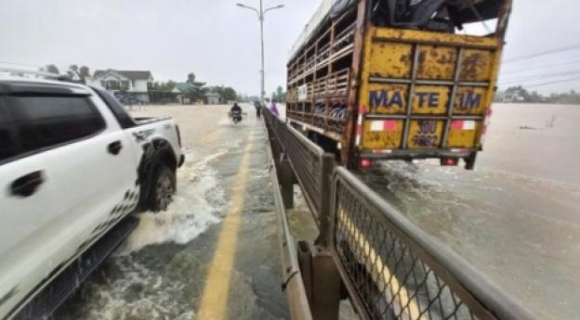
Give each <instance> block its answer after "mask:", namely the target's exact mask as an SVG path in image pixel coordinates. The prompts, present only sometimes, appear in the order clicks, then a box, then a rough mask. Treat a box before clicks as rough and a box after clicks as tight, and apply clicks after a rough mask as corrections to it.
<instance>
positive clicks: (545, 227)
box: [54, 104, 580, 320]
mask: <svg viewBox="0 0 580 320" xmlns="http://www.w3.org/2000/svg"><path fill="white" fill-rule="evenodd" d="M243 107H244V109H245V111H246V112H248V117H247V119H245V121H244V122H242V123H241V125H239V126H234V125H233V124H231V123H230V122H229V119H227V118H226V117H225V114H226V112H227V107H213V106H212V107H202V106H194V107H181V106H180V107H177V106H174V107H170V106H167V107H147V108H146V109H144V110H140V111H135V114H137V115H140V116H141V115H143V116H159V115H172V116H174V117H175V118H176V120H177V121H178V122H179V123H180V127H181V132H182V136H183V141H184V148H185V149H186V150H187V151H186V152H187V160H186V163H185V166H184V167H183V168H182V169H181V170H180V171H179V173H178V189H179V191H178V193H177V195H176V201H175V202H174V203H173V204H172V206H171V208H170V210H169V211H168V212H166V213H163V214H161V215H153V214H144V215H141V216H140V219H141V223H140V225H139V228H138V229H137V230H136V231H135V232H134V233H133V235H132V236H131V238H130V239H129V241H128V243H127V244H125V246H124V247H123V248H121V250H120V252H119V253H118V254H117V255H116V256H115V257H112V258H111V259H109V261H108V262H106V263H105V265H104V266H103V267H102V268H101V269H100V270H99V271H97V273H96V274H95V275H94V276H93V277H92V278H91V279H90V280H89V281H88V282H87V283H85V284H84V285H83V286H82V287H81V289H80V290H79V292H78V294H76V295H75V296H74V297H73V299H71V300H70V301H69V302H68V303H67V304H66V305H65V306H64V307H63V308H61V310H59V312H58V313H57V314H56V315H55V317H54V318H55V319H67V320H68V319H71V320H72V319H91V320H92V319H95V320H96V319H127V320H133V319H135V320H136V319H153V320H156V319H179V320H184V319H201V318H200V317H198V314H197V310H198V308H199V304H200V303H201V300H202V299H201V297H202V295H203V291H204V287H205V285H206V281H207V279H206V278H207V274H208V268H209V265H210V262H211V260H212V258H213V257H214V250H215V247H216V242H217V239H218V237H219V231H220V229H221V228H222V224H223V222H224V219H225V216H226V213H227V211H228V206H229V203H228V202H229V199H231V196H232V193H233V192H235V190H233V187H232V185H233V184H234V180H235V176H236V174H237V173H238V171H239V169H240V162H241V158H242V156H243V154H244V150H246V148H250V149H249V150H250V152H251V157H250V161H249V175H248V183H247V190H246V194H245V196H244V199H245V202H244V209H243V215H242V223H241V226H240V229H239V232H238V237H239V239H238V245H237V247H236V249H235V262H234V268H233V275H232V277H231V286H230V290H229V292H228V293H227V296H228V305H227V309H228V310H227V313H226V319H288V317H289V314H288V311H287V307H286V300H285V296H284V294H283V293H282V291H281V290H280V282H281V279H282V277H281V275H280V272H279V270H280V261H279V251H278V243H277V238H276V232H277V230H276V227H277V225H276V217H275V215H274V213H273V210H274V206H273V202H272V197H271V189H270V188H269V187H268V184H269V176H268V168H267V159H266V145H265V143H266V142H265V140H264V136H263V132H262V130H261V126H260V125H259V122H258V121H256V120H255V117H254V115H253V113H252V111H253V110H252V107H251V106H248V105H246V106H243ZM578 121H580V106H549V105H515V104H510V105H496V106H494V115H493V117H492V121H491V127H490V130H489V132H488V136H487V140H486V143H485V150H484V151H483V152H482V153H481V154H480V157H479V159H478V162H477V164H476V170H475V171H466V170H463V169H462V168H460V167H440V166H438V163H434V162H430V161H426V162H419V163H418V164H416V165H409V164H406V163H402V162H388V163H381V164H378V165H377V166H376V167H375V168H374V169H373V170H372V171H371V172H369V173H368V174H366V175H364V176H362V178H363V179H364V180H365V181H366V182H367V183H368V184H370V185H371V187H372V188H373V189H374V190H377V191H378V192H380V193H381V194H382V195H383V196H384V197H385V198H386V199H387V200H389V201H390V202H391V203H392V204H393V205H395V206H396V207H398V208H399V209H400V210H401V211H402V212H403V213H404V214H405V215H407V216H408V217H409V218H410V219H411V220H412V221H413V222H415V223H416V224H417V225H418V226H420V227H421V228H423V229H424V230H426V231H427V232H429V233H430V234H432V235H434V236H435V237H437V238H438V239H440V240H441V241H442V242H444V243H445V244H446V245H448V246H449V247H450V248H451V249H452V250H454V251H456V252H457V253H459V254H460V255H461V256H462V257H463V258H465V259H466V260H467V261H469V262H471V263H472V264H473V265H474V266H475V267H476V268H477V269H479V270H480V271H482V272H483V273H484V274H485V275H486V276H487V277H489V278H490V279H491V280H492V281H494V282H495V283H496V284H498V285H499V286H500V287H502V288H503V289H504V290H506V291H507V292H508V293H509V294H511V295H513V296H514V297H515V298H516V299H518V300H520V301H521V302H522V303H523V304H524V305H525V306H526V307H528V308H530V309H531V310H532V311H533V312H534V313H536V314H538V315H539V316H540V318H542V319H580V304H578V302H579V301H580V166H578V165H577V162H578V161H579V160H580V143H579V141H580V127H579V126H577V122H578ZM550 122H553V126H551V127H550V126H549V124H550ZM248 144H251V146H248ZM297 203H298V208H299V210H300V208H302V211H304V207H305V206H304V203H303V202H301V201H300V198H298V199H297ZM309 219H311V218H310V217H309V216H308V215H307V214H306V215H304V216H303V217H302V218H301V217H300V216H299V215H294V214H293V215H291V216H290V220H291V221H290V222H291V224H292V225H293V227H294V230H295V231H296V233H295V237H296V238H297V239H305V238H306V239H307V238H312V236H313V233H315V228H314V227H313V225H311V224H310V225H309V224H308V223H307V222H309ZM310 222H311V221H310ZM346 309H348V308H346ZM352 317H354V315H352V313H351V315H350V316H348V318H352ZM204 320H205V319H204Z"/></svg>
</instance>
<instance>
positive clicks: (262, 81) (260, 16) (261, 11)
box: [236, 0, 284, 103]
mask: <svg viewBox="0 0 580 320" xmlns="http://www.w3.org/2000/svg"><path fill="white" fill-rule="evenodd" d="M236 5H237V6H238V7H240V8H243V9H249V10H252V11H254V12H255V13H256V14H257V15H258V20H259V21H260V46H261V69H260V102H261V103H264V97H265V95H266V89H265V81H266V80H265V78H266V72H265V70H264V16H266V13H267V12H268V11H270V10H275V9H282V8H284V5H283V4H280V5H277V6H274V7H270V8H267V9H266V10H264V7H263V4H262V0H260V8H259V10H258V9H256V8H254V7H250V6H246V5H245V4H242V3H238V4H236Z"/></svg>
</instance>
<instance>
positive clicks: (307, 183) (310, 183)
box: [264, 110, 334, 241]
mask: <svg viewBox="0 0 580 320" xmlns="http://www.w3.org/2000/svg"><path fill="white" fill-rule="evenodd" d="M264 117H265V118H266V121H267V122H268V124H269V126H270V127H271V129H272V132H273V134H274V135H275V136H276V139H277V140H278V142H279V144H280V149H281V151H282V152H283V154H284V157H287V158H288V160H289V162H290V165H291V167H292V170H293V171H294V173H295V174H296V179H297V180H298V183H299V184H300V187H301V188H302V189H303V190H305V192H304V198H305V199H306V203H307V204H308V206H309V208H310V210H311V212H312V214H313V215H314V220H315V221H316V223H317V224H318V226H319V228H320V229H321V230H328V222H329V220H328V213H329V202H328V199H329V197H330V183H329V181H330V180H329V179H330V175H331V173H332V170H333V169H334V156H333V155H330V154H325V153H324V150H322V148H320V147H319V146H318V145H316V144H314V143H313V142H311V141H310V140H308V139H307V138H306V137H304V135H302V134H301V133H300V132H299V131H297V130H296V129H294V128H292V127H291V126H289V125H287V124H286V122H284V121H282V120H281V119H279V118H278V117H276V116H274V115H273V114H272V113H271V112H270V111H269V110H266V111H265V112H264ZM320 239H321V241H325V239H327V235H326V233H324V235H323V236H321V237H320Z"/></svg>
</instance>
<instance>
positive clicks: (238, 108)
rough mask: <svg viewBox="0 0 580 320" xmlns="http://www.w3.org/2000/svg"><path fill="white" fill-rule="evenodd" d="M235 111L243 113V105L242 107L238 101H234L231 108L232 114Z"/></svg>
mask: <svg viewBox="0 0 580 320" xmlns="http://www.w3.org/2000/svg"><path fill="white" fill-rule="evenodd" d="M233 113H242V107H240V106H239V105H238V103H237V102H234V105H233V106H232V108H231V109H230V114H233Z"/></svg>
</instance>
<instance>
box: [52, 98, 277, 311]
mask: <svg viewBox="0 0 580 320" xmlns="http://www.w3.org/2000/svg"><path fill="white" fill-rule="evenodd" d="M242 107H243V108H244V110H245V111H246V112H248V116H247V117H246V118H245V119H244V121H243V122H242V123H240V124H238V125H234V124H233V123H232V122H231V121H230V119H229V118H227V117H226V114H227V111H228V110H229V107H227V106H185V107H184V106H166V107H153V106H148V107H146V108H145V109H144V110H135V111H134V114H135V115H137V116H161V115H172V116H174V117H175V119H176V120H177V121H178V123H179V125H180V128H181V133H182V139H183V144H184V148H185V149H186V152H187V156H186V162H185V164H184V167H182V168H181V169H180V170H178V174H177V180H178V182H177V183H178V192H177V194H176V197H175V201H174V203H173V204H172V205H171V207H170V209H169V210H168V211H167V212H163V213H160V214H157V215H154V214H149V213H146V214H143V215H141V216H140V220H141V221H140V225H139V227H138V229H137V230H136V231H135V232H134V233H133V235H132V236H131V237H130V239H129V241H128V242H127V243H126V244H125V246H124V247H123V248H122V249H121V252H120V253H119V254H117V256H115V257H113V258H111V259H109V261H107V262H106V263H105V264H104V266H103V267H102V268H101V269H100V270H99V271H98V272H97V273H96V274H95V275H94V276H93V277H92V278H91V279H90V280H89V281H88V282H87V283H85V284H84V285H83V286H82V288H81V289H80V290H79V292H78V293H77V294H76V295H75V296H74V297H73V298H72V299H71V300H70V301H69V302H68V303H67V304H66V305H65V306H64V307H63V308H61V309H60V310H59V311H58V312H57V314H56V315H55V316H54V318H55V319H127V320H129V319H135V320H136V319H179V320H184V319H204V320H205V319H215V320H220V319H286V318H288V311H287V307H286V302H285V296H284V294H283V293H282V291H281V290H280V279H281V276H280V274H279V270H280V260H279V257H278V252H279V250H278V247H277V245H278V243H277V238H276V232H277V230H276V225H277V224H276V217H275V215H274V213H273V210H274V203H273V198H272V194H271V189H270V188H269V187H268V185H269V183H270V179H269V174H268V168H267V153H266V145H265V143H266V141H265V136H264V133H263V130H262V126H261V123H260V122H258V121H256V119H255V116H254V113H253V107H251V106H249V105H245V106H242Z"/></svg>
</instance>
